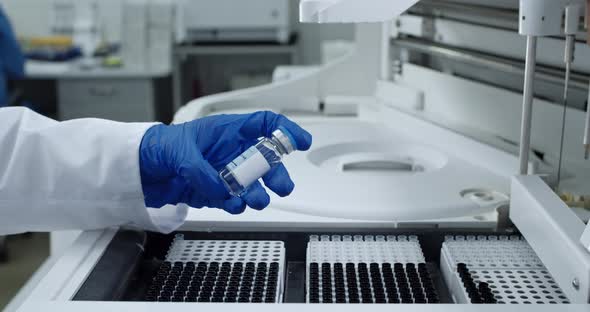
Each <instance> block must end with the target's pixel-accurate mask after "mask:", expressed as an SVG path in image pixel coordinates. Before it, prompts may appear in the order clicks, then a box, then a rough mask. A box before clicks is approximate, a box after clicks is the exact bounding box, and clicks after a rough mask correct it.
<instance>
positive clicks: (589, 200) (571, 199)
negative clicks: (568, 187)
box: [559, 192, 590, 210]
mask: <svg viewBox="0 0 590 312" xmlns="http://www.w3.org/2000/svg"><path fill="white" fill-rule="evenodd" d="M559 197H560V198H561V200H563V202H564V203H565V204H566V205H568V206H570V207H572V208H584V209H588V210H590V196H588V195H580V196H577V195H574V194H572V193H566V192H563V193H559Z"/></svg>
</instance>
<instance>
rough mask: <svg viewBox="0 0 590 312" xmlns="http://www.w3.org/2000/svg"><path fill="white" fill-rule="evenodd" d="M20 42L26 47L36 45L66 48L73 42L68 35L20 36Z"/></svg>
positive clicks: (36, 46)
mask: <svg viewBox="0 0 590 312" xmlns="http://www.w3.org/2000/svg"><path fill="white" fill-rule="evenodd" d="M20 41H21V43H22V44H23V46H25V47H28V48H38V47H55V48H68V47H71V46H72V45H73V44H74V41H73V40H72V37H69V36H43V37H29V38H22V39H21V40H20Z"/></svg>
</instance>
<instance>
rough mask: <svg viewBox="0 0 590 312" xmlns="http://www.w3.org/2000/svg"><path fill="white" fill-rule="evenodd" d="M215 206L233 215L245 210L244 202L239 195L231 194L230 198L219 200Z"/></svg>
mask: <svg viewBox="0 0 590 312" xmlns="http://www.w3.org/2000/svg"><path fill="white" fill-rule="evenodd" d="M216 207H217V208H221V209H223V210H225V211H226V212H228V213H231V214H233V215H238V214H241V213H243V212H244V211H245V210H246V202H244V200H242V199H241V198H239V197H235V196H232V197H231V198H230V199H227V200H224V201H220V202H219V204H218V205H216Z"/></svg>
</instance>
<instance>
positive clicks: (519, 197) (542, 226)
mask: <svg viewBox="0 0 590 312" xmlns="http://www.w3.org/2000/svg"><path fill="white" fill-rule="evenodd" d="M510 206H511V209H510V219H511V220H512V222H514V224H515V225H516V226H517V228H518V229H519V230H520V232H521V233H522V234H523V235H524V237H525V238H526V240H527V241H528V243H529V244H530V245H531V247H532V248H533V250H534V251H535V253H536V254H537V255H538V256H539V258H540V259H541V261H542V262H543V264H544V265H545V267H547V269H548V270H549V272H550V273H551V275H552V276H553V278H554V279H555V281H557V283H558V284H559V286H560V287H561V289H562V290H563V291H564V293H565V294H566V296H567V297H568V299H570V301H571V302H572V303H588V302H590V301H589V300H590V253H588V250H587V249H586V248H585V246H582V244H580V236H581V235H582V232H584V227H585V224H584V222H582V220H581V219H580V218H579V217H578V216H577V215H576V214H575V213H574V212H573V211H572V210H571V209H570V208H569V207H568V206H567V205H566V204H565V203H564V202H563V201H562V200H561V199H560V198H559V197H558V196H557V195H556V194H555V193H554V192H553V191H552V190H551V189H550V188H549V186H547V184H545V182H543V180H542V179H541V178H540V177H537V176H517V177H514V178H513V180H512V189H511V201H510Z"/></svg>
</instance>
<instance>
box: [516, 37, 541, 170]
mask: <svg viewBox="0 0 590 312" xmlns="http://www.w3.org/2000/svg"><path fill="white" fill-rule="evenodd" d="M536 65H537V37H535V36H527V39H526V65H525V69H524V89H523V99H522V122H521V129H520V174H522V175H526V174H528V168H529V152H530V147H531V125H532V118H533V95H534V88H535V68H536Z"/></svg>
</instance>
